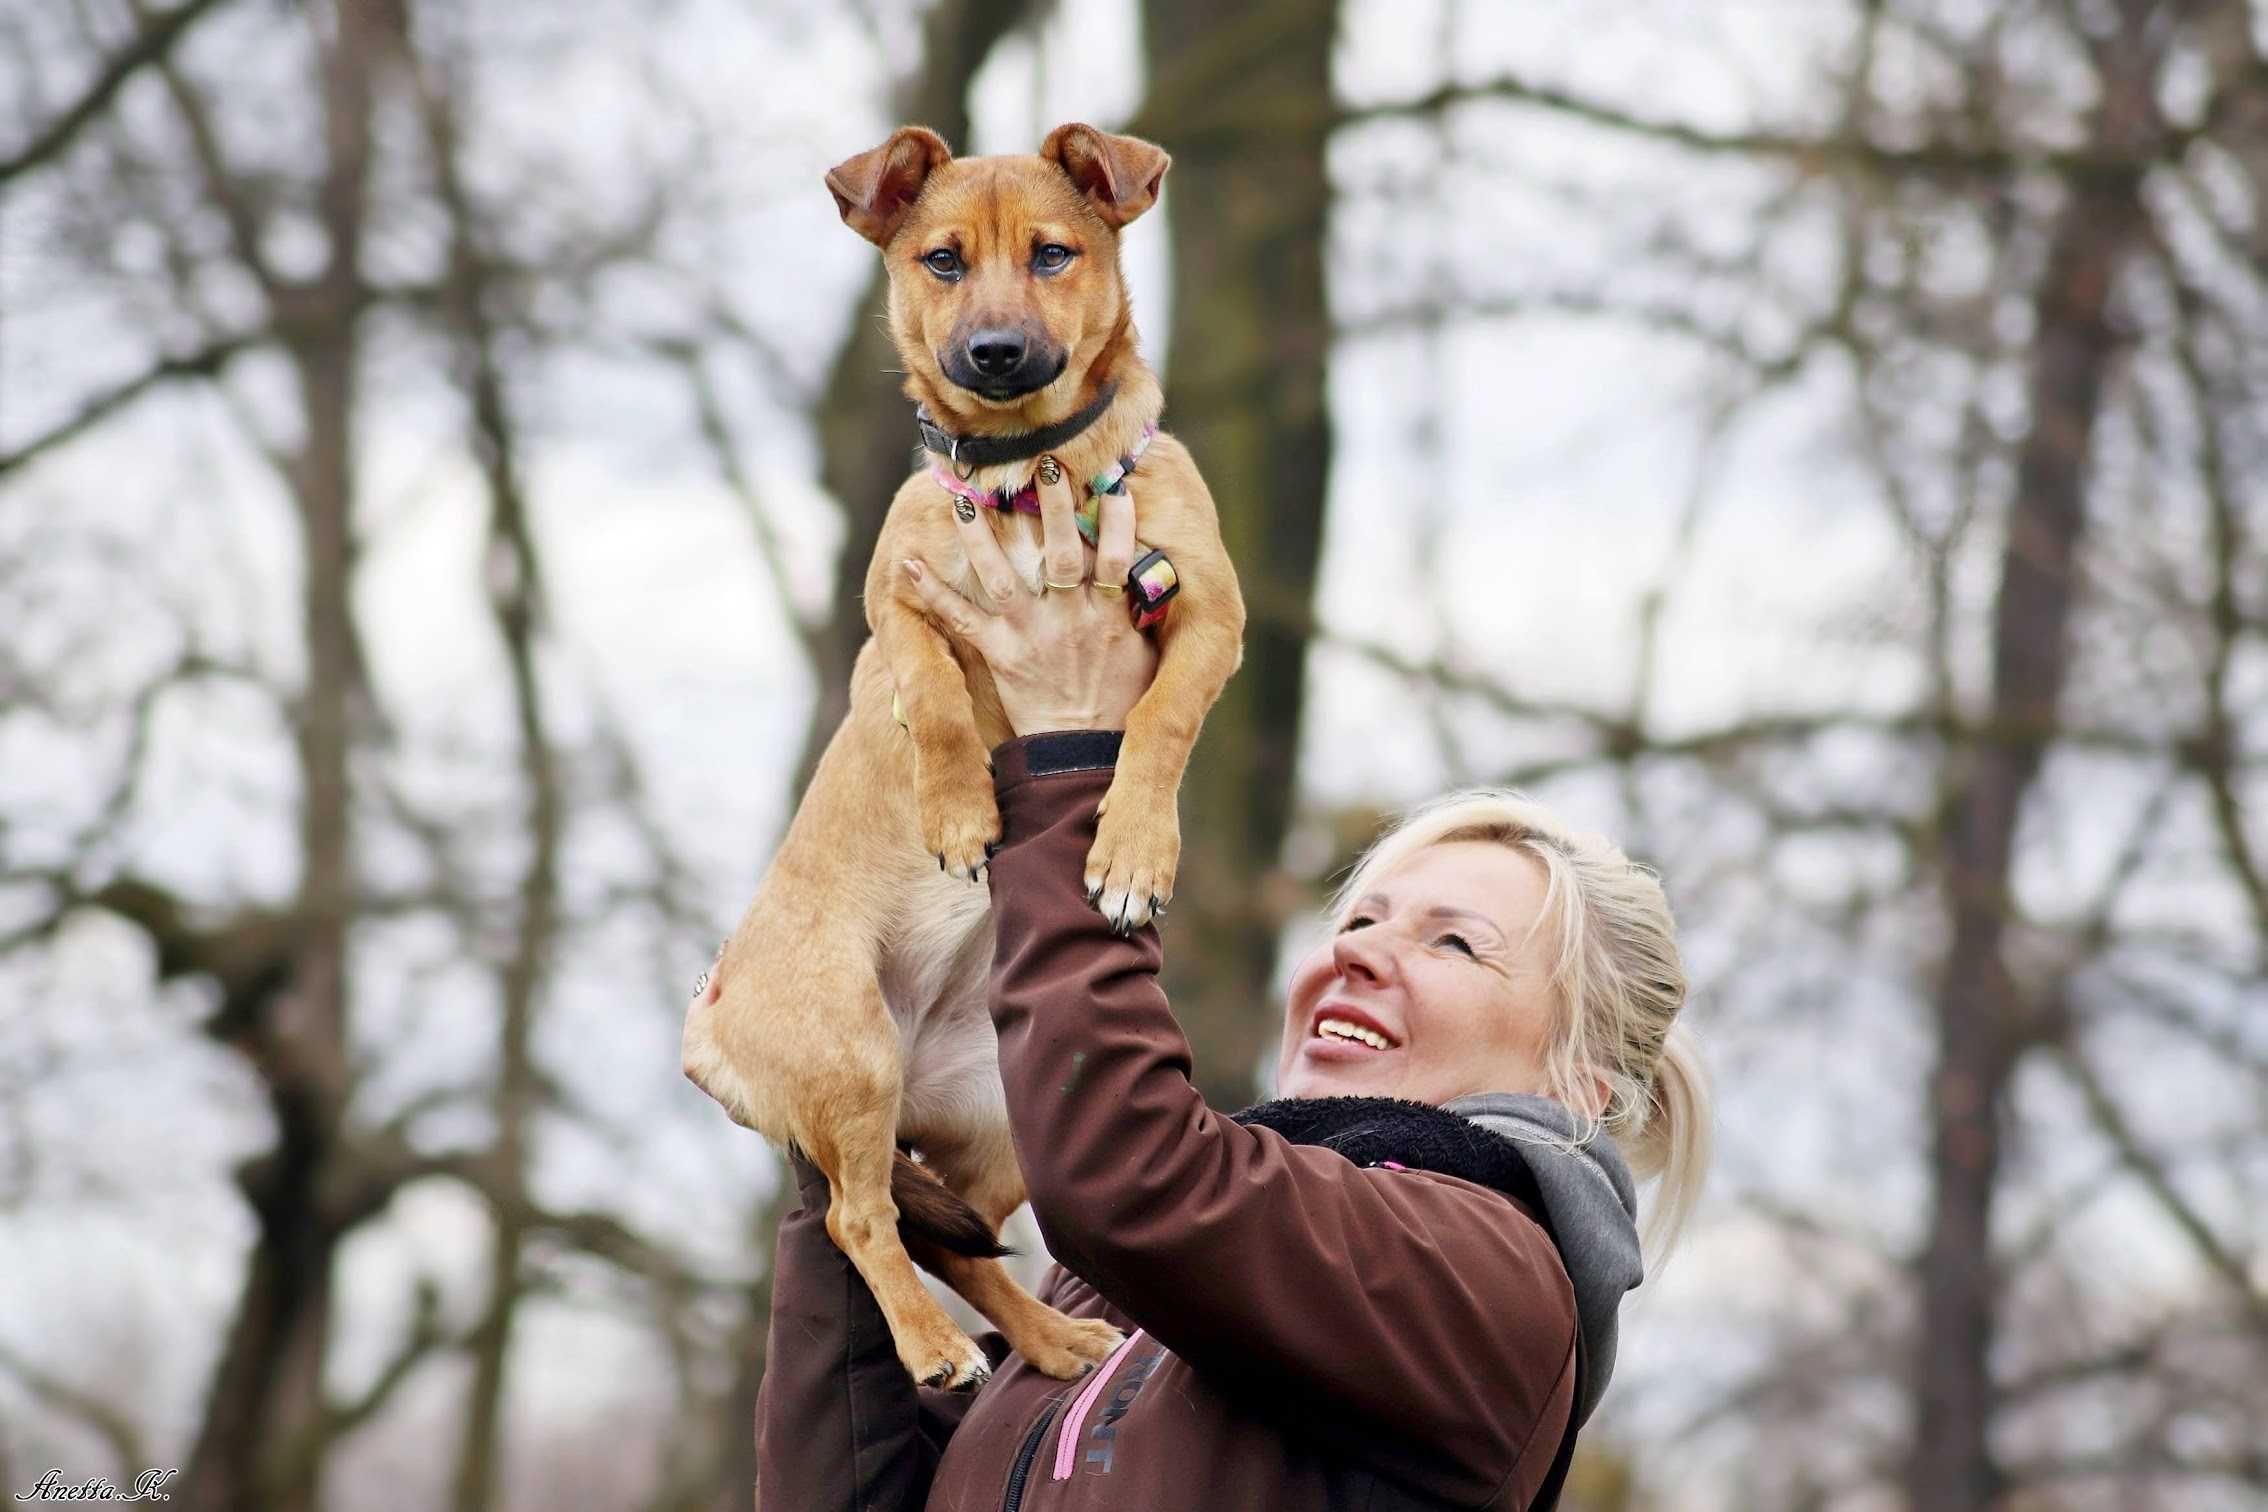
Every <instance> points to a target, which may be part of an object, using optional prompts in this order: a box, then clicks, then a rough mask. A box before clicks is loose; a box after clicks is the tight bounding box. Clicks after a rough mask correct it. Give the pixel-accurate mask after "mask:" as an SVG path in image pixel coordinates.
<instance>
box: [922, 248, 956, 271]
mask: <svg viewBox="0 0 2268 1512" xmlns="http://www.w3.org/2000/svg"><path fill="white" fill-rule="evenodd" d="M922 261H923V262H924V263H925V264H927V265H928V267H929V271H930V272H932V273H934V274H936V275H937V276H938V277H939V278H959V277H960V276H961V258H960V254H959V253H957V252H955V251H954V250H953V249H952V248H951V247H939V248H938V249H937V250H936V251H934V252H930V253H927V254H925V255H924V256H923V257H922Z"/></svg>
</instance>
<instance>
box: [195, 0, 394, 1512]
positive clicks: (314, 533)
mask: <svg viewBox="0 0 2268 1512" xmlns="http://www.w3.org/2000/svg"><path fill="white" fill-rule="evenodd" d="M335 14H336V20H337V36H336V40H335V42H333V43H332V44H330V45H329V46H327V47H324V48H323V49H322V51H321V58H320V62H319V66H320V68H321V69H322V98H323V103H324V122H323V131H324V148H325V152H326V170H327V171H326V173H325V177H324V181H323V185H322V188H321V191H320V213H321V217H322V221H323V225H324V230H325V232H326V234H327V236H328V239H329V242H330V246H331V249H332V252H331V260H330V263H329V265H328V267H327V268H326V270H325V272H324V273H323V275H322V276H321V278H320V279H318V280H317V281H315V282H313V283H310V284H306V285H297V286H291V287H288V288H286V287H282V286H271V287H270V288H269V290H268V293H269V298H270V302H271V305H272V306H274V307H275V309H276V315H277V319H278V321H279V323H280V325H281V328H282V330H283V333H284V337H285V342H286V345H287V347H288V349H289V351H290V353H291V357H292V360H293V363H294V365H295V366H296V368H297V369H298V377H299V391H300V405H301V411H302V420H303V424H304V427H305V430H304V434H305V438H306V439H305V442H304V445H303V447H302V449H301V451H300V452H299V454H298V455H297V457H296V458H294V466H293V469H292V472H293V483H294V486H295V490H296V492H297V495H298V498H297V503H298V506H299V518H300V544H301V551H302V554H303V560H304V563H305V572H306V576H305V582H304V589H303V591H304V601H303V605H304V607H303V614H304V618H303V622H302V623H303V631H304V634H305V636H306V653H307V684H306V687H305V689H304V690H303V692H302V694H301V697H300V701H299V720H298V724H299V728H298V731H297V737H298V740H297V743H298V752H299V780H300V868H301V870H300V883H299V896H298V899H297V901H296V905H295V907H294V910H293V911H294V914H295V930H294V942H295V947H296V948H295V951H294V958H293V961H292V967H291V978H290V983H289V986H288V988H286V989H285V990H283V991H281V992H277V993H273V994H269V995H267V996H265V997H264V999H263V1000H261V1001H260V1003H259V1004H258V1008H259V1010H260V1011H259V1012H258V1014H257V1015H256V1018H257V1021H256V1022H254V1023H251V1024H247V1025H244V1026H242V1038H241V1040H239V1043H240V1045H241V1047H242V1048H244V1049H246V1050H247V1052H248V1053H250V1054H251V1055H252V1056H253V1057H254V1059H255V1062H256V1064H257V1065H258V1066H259V1070H260V1072H261V1075H262V1076H263V1078H264V1079H265V1080H266V1082H267V1086H268V1095H269V1103H270V1107H271V1109H272V1111H273V1113H274V1117H275V1121H276V1148H275V1149H274V1150H273V1151H272V1152H271V1153H270V1154H268V1155H267V1156H265V1157H263V1158H262V1159H260V1160H258V1161H256V1162H254V1163H252V1164H251V1165H250V1166H248V1167H247V1168H246V1170H245V1172H244V1174H243V1175H242V1177H241V1178H240V1185H241V1186H242V1188H243V1191H244V1194H245V1198H246V1200H247V1202H248V1203H249V1204H250V1205H251V1207H252V1210H253V1213H254V1215H255V1218H256V1220H257V1223H258V1237H257V1238H256V1240H255V1243H254V1249H253V1251H252V1255H251V1257H250V1260H249V1262H248V1265H247V1270H246V1276H245V1283H244V1292H243V1296H242V1299H241V1301H240V1302H239V1304H238V1308H237V1314H236V1317H235V1320H234V1322H233V1323H232V1324H231V1326H230V1330H229V1334H228V1338H227V1341H226V1342H225V1344H224V1345H223V1347H222V1352H221V1359H220V1363H219V1366H218V1368H217V1370H216V1373H215V1376H214V1381H213V1386H212V1389H211V1391H210V1392H209V1393H208V1395H207V1399H206V1419H205V1422H204V1423H203V1425H202V1426H201V1428H200V1430H199V1432H198V1436H197V1441H196V1445H195V1447H194V1449H193V1451H192V1452H191V1455H190V1462H189V1466H188V1471H187V1474H186V1475H185V1477H184V1479H183V1484H182V1491H183V1499H184V1501H185V1502H186V1503H187V1504H188V1505H189V1506H190V1507H192V1508H212V1509H216V1512H219V1509H226V1512H246V1509H251V1508H275V1509H278V1512H308V1509H312V1508H314V1507H315V1506H317V1505H319V1504H320V1502H321V1499H322V1496H321V1491H322V1488H321V1478H320V1477H321V1471H320V1467H321V1456H319V1455H309V1456H307V1457H306V1458H305V1460H304V1462H303V1468H302V1469H301V1470H299V1471H298V1472H297V1473H295V1475H294V1477H293V1479H292V1481H291V1482H290V1483H287V1484H272V1483H270V1482H269V1480H268V1478H267V1473H266V1472H267V1466H266V1464H265V1456H266V1455H267V1453H268V1452H269V1451H271V1450H273V1449H275V1448H276V1447H277V1446H279V1445H284V1444H290V1443H297V1442H304V1441H306V1439H307V1438H308V1436H309V1435H311V1434H314V1433H316V1432H319V1431H320V1427H319V1425H320V1419H321V1417H322V1413H323V1406H324V1402H323V1390H322V1385H323V1360H324V1355H325V1352H326V1350H327V1347H328V1344H329V1339H330V1315H331V1300H332V1288H331V1261H332V1258H333V1256H334V1254H335V1252H336V1248H337V1244H338V1238H339V1233H338V1230H337V1228H336V1226H335V1224H334V1222H333V1220H332V1219H331V1217H330V1216H329V1215H328V1214H326V1213H325V1211H324V1209H323V1206H322V1202H321V1200H320V1193H321V1191H322V1183H323V1178H324V1175H325V1172H326V1169H327V1167H328V1166H329V1165H330V1163H331V1161H332V1159H333V1156H334V1154H335V1151H336V1134H337V1118H338V1110H339V1107H340V1105H341V1103H342V1101H343V1099H344V1095H345V1087H346V1052H345V1045H346V1020H347V1011H348V1010H347V979H346V968H347V934H348V924H349V918H350V911H351V908H352V905H353V876H354V869H353V856H352V847H351V835H350V816H351V808H352V805H351V799H350V792H349V786H348V766H347V755H348V748H349V743H350V741H351V739H352V733H353V732H352V728H351V720H352V715H353V699H354V697H355V694H356V690H357V686H358V683H359V674H360V667H361V657H360V655H359V651H358V648H357V645H356V642H355V629H354V623H353V611H352V593H351V580H352V574H353V500H354V447H353V417H354V406H355V399H356V390H357V372H356V366H357V361H358V355H359V354H358V349H357V339H356V338H357V325H358V321H359V312H360V309H361V307H362V288H361V270H360V256H361V245H362V227H363V217H364V204H365V190H366V185H367V178H368V173H367V169H368V158H369V145H370V104H371V74H372V71H373V69H374V67H375V65H376V61H377V54H378V52H379V51H380V50H381V49H382V48H383V47H384V46H385V45H386V38H385V37H384V36H383V35H382V34H381V33H380V32H379V31H378V30H377V29H376V27H377V23H376V22H375V21H374V20H372V19H371V18H370V17H369V16H368V15H367V14H366V13H365V12H364V10H363V9H362V8H360V7H355V6H341V7H339V8H338V10H337V11H336V13H335ZM232 1037H233V1036H232Z"/></svg>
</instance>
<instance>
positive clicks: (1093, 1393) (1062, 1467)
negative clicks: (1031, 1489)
mask: <svg viewBox="0 0 2268 1512" xmlns="http://www.w3.org/2000/svg"><path fill="white" fill-rule="evenodd" d="M1140 1337H1142V1330H1140V1329H1139V1328H1137V1329H1135V1330H1134V1331H1133V1332H1132V1333H1130V1334H1128V1335H1127V1336H1126V1342H1125V1343H1123V1344H1121V1345H1119V1346H1118V1347H1117V1348H1116V1349H1114V1350H1112V1351H1111V1353H1110V1358H1109V1359H1107V1360H1105V1361H1103V1362H1102V1364H1101V1365H1100V1366H1099V1367H1097V1369H1096V1370H1095V1378H1094V1379H1093V1380H1091V1381H1089V1382H1088V1383H1087V1384H1086V1387H1085V1388H1084V1389H1083V1390H1081V1391H1080V1393H1079V1394H1078V1395H1077V1396H1076V1397H1074V1398H1072V1400H1071V1411H1070V1413H1069V1414H1068V1415H1066V1416H1065V1417H1064V1419H1063V1432H1062V1435H1061V1436H1060V1437H1058V1438H1057V1439H1056V1441H1055V1476H1054V1478H1055V1479H1056V1480H1069V1479H1070V1478H1071V1460H1072V1457H1073V1456H1074V1455H1076V1454H1077V1453H1078V1452H1079V1433H1080V1431H1081V1430H1082V1429H1084V1428H1085V1427H1086V1426H1087V1414H1088V1412H1089V1411H1091V1410H1092V1409H1093V1408H1094V1405H1095V1398H1096V1397H1099V1396H1101V1395H1102V1392H1103V1387H1105V1386H1107V1385H1109V1384H1110V1378H1111V1377H1112V1376H1113V1375H1116V1374H1117V1373H1118V1367H1119V1366H1120V1365H1121V1364H1123V1363H1124V1362H1125V1359H1126V1352H1127V1351H1128V1350H1130V1349H1132V1348H1133V1347H1134V1341H1135V1340H1136V1339H1139V1338H1140Z"/></svg>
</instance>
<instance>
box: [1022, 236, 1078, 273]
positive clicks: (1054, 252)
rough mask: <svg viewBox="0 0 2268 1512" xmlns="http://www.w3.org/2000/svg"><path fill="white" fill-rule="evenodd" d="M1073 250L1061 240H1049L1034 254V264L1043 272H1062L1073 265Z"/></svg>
mask: <svg viewBox="0 0 2268 1512" xmlns="http://www.w3.org/2000/svg"><path fill="white" fill-rule="evenodd" d="M1072 255H1073V254H1072V251H1071V249H1070V248H1069V247H1066V246H1064V245H1062V244H1061V243H1059V242H1049V243H1048V244H1047V245H1046V246H1044V247H1042V248H1040V249H1039V250H1038V251H1037V252H1035V253H1033V254H1032V266H1033V267H1035V268H1037V269H1039V270H1040V271H1041V272H1042V273H1060V272H1062V271H1063V270H1064V269H1065V268H1068V267H1070V266H1071V258H1072Z"/></svg>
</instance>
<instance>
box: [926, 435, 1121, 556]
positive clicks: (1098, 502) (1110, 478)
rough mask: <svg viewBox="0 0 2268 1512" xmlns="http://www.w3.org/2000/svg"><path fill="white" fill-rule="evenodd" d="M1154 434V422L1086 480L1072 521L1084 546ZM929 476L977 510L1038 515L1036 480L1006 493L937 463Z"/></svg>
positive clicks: (1037, 485)
mask: <svg viewBox="0 0 2268 1512" xmlns="http://www.w3.org/2000/svg"><path fill="white" fill-rule="evenodd" d="M1157 434H1158V427H1157V424H1156V422H1155V421H1153V422H1151V423H1150V424H1148V425H1145V426H1143V427H1142V434H1141V435H1140V436H1139V437H1137V438H1136V440H1135V442H1134V444H1133V445H1132V446H1130V447H1128V448H1127V449H1126V455H1125V456H1123V457H1120V458H1119V459H1118V460H1117V461H1116V462H1113V463H1112V464H1111V465H1110V466H1108V467H1106V468H1104V469H1103V470H1102V471H1101V472H1099V473H1096V474H1095V475H1094V476H1093V477H1092V478H1089V479H1088V480H1087V496H1086V497H1085V498H1084V499H1082V500H1080V501H1079V506H1078V508H1077V510H1076V511H1075V512H1074V514H1073V516H1072V518H1073V519H1075V520H1076V521H1077V522H1078V525H1079V534H1080V535H1082V536H1084V537H1086V540H1087V544H1088V545H1090V546H1092V545H1094V544H1095V531H1096V528H1097V525H1098V522H1099V521H1100V519H1101V515H1102V497H1103V495H1104V494H1114V493H1117V492H1118V491H1119V490H1120V489H1122V488H1124V487H1125V486H1126V478H1127V475H1128V474H1129V473H1131V472H1133V471H1134V464H1135V463H1137V462H1139V461H1141V460H1142V453H1143V452H1145V451H1147V450H1149V447H1150V442H1151V441H1152V440H1154V439H1155V438H1156V436H1157ZM929 475H930V476H931V477H932V478H935V479H936V480H937V481H938V482H939V483H940V484H941V485H943V487H944V489H945V491H946V492H947V493H950V494H951V495H953V497H955V498H957V499H966V500H968V501H969V502H970V503H971V504H974V505H976V506H977V507H978V508H980V509H999V510H1006V511H1008V512H1011V513H1014V514H1028V515H1036V514H1038V513H1039V480H1038V479H1036V478H1032V479H1026V480H1025V482H1024V486H1023V487H1021V488H1018V489H1014V490H1010V489H1006V488H977V487H975V486H973V485H971V484H969V483H967V482H965V481H963V480H962V479H960V478H957V477H955V476H954V475H953V470H952V469H951V468H949V467H946V466H943V465H942V464H939V463H931V464H930V468H929Z"/></svg>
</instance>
